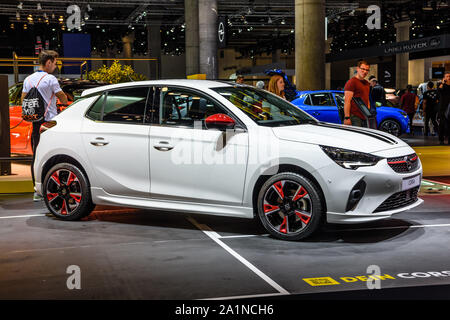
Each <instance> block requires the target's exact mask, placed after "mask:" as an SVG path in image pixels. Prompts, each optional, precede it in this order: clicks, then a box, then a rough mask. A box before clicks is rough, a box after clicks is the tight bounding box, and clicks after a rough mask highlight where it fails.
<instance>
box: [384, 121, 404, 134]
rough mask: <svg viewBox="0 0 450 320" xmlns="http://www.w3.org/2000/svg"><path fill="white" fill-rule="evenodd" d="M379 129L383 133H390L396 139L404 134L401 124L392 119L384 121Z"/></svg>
mask: <svg viewBox="0 0 450 320" xmlns="http://www.w3.org/2000/svg"><path fill="white" fill-rule="evenodd" d="M378 129H380V130H381V131H385V132H387V133H390V134H392V135H394V136H396V137H398V136H400V135H401V133H402V128H401V126H400V123H398V122H397V121H395V120H392V119H387V120H384V121H383V122H382V123H381V124H380V127H379V128H378Z"/></svg>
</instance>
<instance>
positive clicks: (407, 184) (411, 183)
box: [402, 174, 421, 191]
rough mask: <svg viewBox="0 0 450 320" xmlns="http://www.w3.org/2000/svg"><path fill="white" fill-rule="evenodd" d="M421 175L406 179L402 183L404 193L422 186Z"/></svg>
mask: <svg viewBox="0 0 450 320" xmlns="http://www.w3.org/2000/svg"><path fill="white" fill-rule="evenodd" d="M420 180H421V179H420V174H418V175H416V176H414V177H409V178H405V179H403V181H402V191H405V190H409V189H412V188H414V187H417V186H420Z"/></svg>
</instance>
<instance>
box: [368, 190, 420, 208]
mask: <svg viewBox="0 0 450 320" xmlns="http://www.w3.org/2000/svg"><path fill="white" fill-rule="evenodd" d="M419 188H420V186H419V187H415V188H412V189H409V190H405V191H401V192H397V193H395V194H393V195H392V196H390V197H389V198H388V199H387V200H385V201H384V202H383V203H382V204H381V205H380V206H379V207H378V208H377V209H376V210H375V211H374V213H375V212H382V211H389V210H394V209H399V208H403V207H406V206H409V205H410V204H413V203H414V202H416V201H417V194H418V193H419Z"/></svg>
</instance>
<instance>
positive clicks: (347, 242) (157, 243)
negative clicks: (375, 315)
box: [0, 195, 450, 299]
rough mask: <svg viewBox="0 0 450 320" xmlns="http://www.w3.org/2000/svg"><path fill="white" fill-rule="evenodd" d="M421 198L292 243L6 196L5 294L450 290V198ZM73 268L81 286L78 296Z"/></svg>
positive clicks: (196, 223) (197, 222)
mask: <svg viewBox="0 0 450 320" xmlns="http://www.w3.org/2000/svg"><path fill="white" fill-rule="evenodd" d="M421 197H422V198H423V199H424V200H425V202H424V204H423V205H421V206H420V207H418V208H416V209H414V210H411V211H408V212H404V213H401V214H398V215H396V216H395V218H393V219H389V220H385V221H380V222H376V223H371V224H365V225H350V226H337V225H328V226H326V227H325V228H324V229H323V230H322V231H321V232H319V233H317V234H316V235H315V236H314V237H312V238H310V239H308V240H306V241H303V242H286V241H279V240H276V239H273V238H271V237H269V236H268V235H267V234H266V233H265V231H264V229H263V228H262V227H261V226H260V225H259V224H258V223H257V222H255V221H252V220H247V219H236V218H224V217H209V216H200V215H186V214H173V213H167V212H155V211H153V212H151V211H147V210H135V209H119V208H108V207H98V208H97V209H96V211H95V212H94V213H93V214H92V215H91V216H90V217H89V218H88V219H86V220H84V221H79V222H64V221H59V220H56V219H55V218H53V217H52V216H49V215H48V214H47V210H46V208H45V206H44V204H43V203H42V202H33V201H32V200H31V197H30V195H3V196H1V197H0V206H1V208H0V252H1V254H0V265H1V270H2V272H1V276H0V299H213V298H214V299H217V298H220V299H223V298H246V297H252V298H257V297H277V296H280V298H281V297H284V296H286V297H289V295H295V297H298V298H300V299H301V297H302V295H303V294H311V293H325V292H338V291H348V290H364V289H366V290H367V288H368V285H372V286H376V285H378V286H379V287H380V288H381V289H386V288H398V287H411V286H417V287H418V286H430V285H433V286H434V285H450V252H449V251H450V248H449V245H448V239H449V237H450V212H449V209H448V208H449V207H450V197H449V196H448V195H422V196H421ZM73 266H75V267H77V268H79V271H80V279H79V280H80V283H79V284H80V289H72V290H70V289H69V288H68V286H67V283H68V282H70V281H71V280H70V277H71V275H72V272H71V271H70V270H73V269H70V268H73ZM372 280H378V281H372ZM442 288H446V289H447V288H448V287H445V286H442ZM447 297H449V298H450V292H448V294H447ZM317 298H319V299H320V296H318V297H317ZM337 298H339V297H337ZM398 298H399V299H402V298H404V297H402V296H401V295H400V296H398ZM423 298H424V299H426V298H427V297H426V296H424V297H423Z"/></svg>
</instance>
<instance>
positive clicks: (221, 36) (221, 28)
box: [219, 22, 225, 42]
mask: <svg viewBox="0 0 450 320" xmlns="http://www.w3.org/2000/svg"><path fill="white" fill-rule="evenodd" d="M223 40H225V26H224V24H223V22H220V23H219V42H223Z"/></svg>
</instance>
